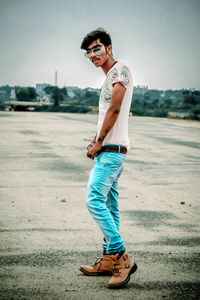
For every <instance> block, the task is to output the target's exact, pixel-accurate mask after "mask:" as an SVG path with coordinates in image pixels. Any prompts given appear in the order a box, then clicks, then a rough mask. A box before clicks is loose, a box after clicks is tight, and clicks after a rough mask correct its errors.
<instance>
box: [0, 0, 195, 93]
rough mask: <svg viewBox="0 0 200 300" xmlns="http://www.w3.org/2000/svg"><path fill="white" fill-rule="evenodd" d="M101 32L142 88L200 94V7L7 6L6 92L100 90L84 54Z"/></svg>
mask: <svg viewBox="0 0 200 300" xmlns="http://www.w3.org/2000/svg"><path fill="white" fill-rule="evenodd" d="M98 27H103V28H105V29H106V30H107V31H108V32H109V33H110V35H111V38H112V45H113V55H114V58H115V59H116V60H118V61H122V62H124V63H126V64H128V65H129V67H130V68H131V70H132V74H133V80H134V84H135V85H140V86H144V85H145V86H148V87H149V88H150V89H154V88H155V89H160V90H166V89H181V88H185V89H187V88H195V89H200V34H199V32H200V0H123V1H121V0H98V1H97V0H0V86H2V85H6V84H9V85H11V86H14V85H18V86H35V84H36V83H49V84H52V85H53V84H54V78H55V70H57V73H58V80H57V82H58V86H59V87H63V86H78V87H80V88H85V87H93V88H101V86H102V84H103V81H104V79H105V75H104V73H103V72H102V70H101V68H96V67H95V66H93V65H92V63H91V62H90V61H89V60H87V59H86V58H85V57H84V55H83V54H84V51H83V50H81V49H80V45H81V42H82V39H83V38H84V36H85V35H86V34H87V33H88V32H90V31H92V30H94V29H96V28H98Z"/></svg>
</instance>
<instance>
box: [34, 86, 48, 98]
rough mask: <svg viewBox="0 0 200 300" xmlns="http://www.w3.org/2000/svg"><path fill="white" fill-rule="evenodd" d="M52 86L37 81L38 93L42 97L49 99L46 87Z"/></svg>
mask: <svg viewBox="0 0 200 300" xmlns="http://www.w3.org/2000/svg"><path fill="white" fill-rule="evenodd" d="M47 86H50V84H48V83H36V93H37V95H38V96H39V98H41V99H49V97H48V95H47V94H46V93H45V91H44V89H45V88H46V87H47Z"/></svg>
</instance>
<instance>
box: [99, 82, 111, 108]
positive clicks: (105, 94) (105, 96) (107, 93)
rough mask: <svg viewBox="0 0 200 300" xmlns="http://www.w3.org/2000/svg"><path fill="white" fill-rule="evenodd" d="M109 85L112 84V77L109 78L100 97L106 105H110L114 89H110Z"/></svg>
mask: <svg viewBox="0 0 200 300" xmlns="http://www.w3.org/2000/svg"><path fill="white" fill-rule="evenodd" d="M109 83H110V76H107V77H106V80H105V82H104V85H103V87H102V90H101V95H100V101H103V102H104V103H108V102H110V101H111V97H112V89H110V87H109Z"/></svg>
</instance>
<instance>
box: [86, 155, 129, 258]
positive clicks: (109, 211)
mask: <svg viewBox="0 0 200 300" xmlns="http://www.w3.org/2000/svg"><path fill="white" fill-rule="evenodd" d="M124 159H125V154H122V153H117V152H102V153H101V154H100V155H99V156H97V157H95V158H94V161H95V166H94V168H93V169H92V171H91V173H90V178H89V182H88V189H87V200H86V205H87V208H88V210H89V212H90V214H91V215H92V217H93V218H94V220H95V221H96V222H97V224H98V225H99V227H100V229H101V230H102V232H103V235H104V244H103V245H102V246H103V248H104V250H105V251H106V253H107V254H115V253H119V252H120V251H122V250H124V242H123V241H122V238H121V236H120V233H119V210H118V180H119V177H120V175H121V173H122V170H123V161H124Z"/></svg>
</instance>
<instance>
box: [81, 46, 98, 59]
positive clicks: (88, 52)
mask: <svg viewBox="0 0 200 300" xmlns="http://www.w3.org/2000/svg"><path fill="white" fill-rule="evenodd" d="M92 52H93V53H94V54H95V55H101V53H102V48H101V46H95V47H93V48H92V49H88V50H87V51H86V52H85V53H84V55H85V57H86V58H91V56H92Z"/></svg>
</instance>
